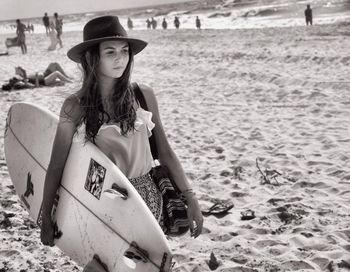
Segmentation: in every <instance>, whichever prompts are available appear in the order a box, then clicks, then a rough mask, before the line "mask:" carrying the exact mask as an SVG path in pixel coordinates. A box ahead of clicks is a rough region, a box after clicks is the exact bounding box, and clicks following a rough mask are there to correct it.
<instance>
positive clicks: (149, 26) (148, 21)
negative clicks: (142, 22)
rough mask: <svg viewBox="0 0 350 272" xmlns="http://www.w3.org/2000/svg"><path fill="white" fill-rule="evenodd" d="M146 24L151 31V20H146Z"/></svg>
mask: <svg viewBox="0 0 350 272" xmlns="http://www.w3.org/2000/svg"><path fill="white" fill-rule="evenodd" d="M146 24H147V29H150V28H151V21H150V19H147V20H146Z"/></svg>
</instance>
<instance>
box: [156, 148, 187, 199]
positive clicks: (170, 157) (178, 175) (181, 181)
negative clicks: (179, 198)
mask: <svg viewBox="0 0 350 272" xmlns="http://www.w3.org/2000/svg"><path fill="white" fill-rule="evenodd" d="M159 161H160V163H161V164H162V165H165V166H167V167H168V169H169V172H170V175H171V177H172V178H173V180H174V182H175V183H176V185H177V187H178V188H179V190H180V191H181V192H186V191H188V190H191V185H190V183H189V181H188V180H187V177H186V175H185V172H184V170H183V168H182V166H181V163H180V161H179V159H178V158H177V156H176V154H175V152H174V151H172V150H169V151H167V152H163V153H160V154H159Z"/></svg>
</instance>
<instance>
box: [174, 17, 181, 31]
mask: <svg viewBox="0 0 350 272" xmlns="http://www.w3.org/2000/svg"><path fill="white" fill-rule="evenodd" d="M174 25H175V27H176V29H179V27H180V20H179V17H177V16H175V19H174Z"/></svg>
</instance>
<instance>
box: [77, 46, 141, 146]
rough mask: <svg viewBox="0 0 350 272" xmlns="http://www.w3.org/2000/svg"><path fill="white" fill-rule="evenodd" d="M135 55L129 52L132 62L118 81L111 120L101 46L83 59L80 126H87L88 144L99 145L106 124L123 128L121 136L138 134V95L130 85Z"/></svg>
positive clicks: (89, 51) (113, 95)
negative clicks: (102, 77) (104, 97)
mask: <svg viewBox="0 0 350 272" xmlns="http://www.w3.org/2000/svg"><path fill="white" fill-rule="evenodd" d="M133 60H134V54H133V52H132V50H129V62H128V64H127V66H126V68H125V71H124V73H123V75H122V76H121V77H120V78H119V79H118V80H116V83H115V85H114V92H113V94H112V99H111V100H112V101H111V102H112V106H113V116H110V115H109V114H108V113H107V112H106V111H105V110H104V109H103V104H102V96H101V92H100V90H99V86H98V73H97V71H98V66H99V61H100V54H99V46H98V45H97V46H93V47H91V48H90V49H88V50H87V51H86V52H85V54H84V55H83V56H82V57H81V59H80V63H81V66H82V69H83V73H84V74H83V86H82V88H81V90H80V91H79V93H80V107H81V109H82V116H81V118H80V120H79V122H78V125H81V124H82V123H85V126H86V133H85V138H86V140H89V141H92V142H93V143H95V138H96V135H97V133H98V130H99V129H100V127H101V126H102V124H103V122H104V120H105V119H106V118H107V122H109V121H113V122H116V123H118V124H119V126H120V129H121V133H122V135H123V136H125V135H126V134H127V133H128V132H129V131H134V130H135V120H136V111H135V109H134V99H135V97H134V92H133V91H132V89H131V85H130V74H131V69H132V65H133Z"/></svg>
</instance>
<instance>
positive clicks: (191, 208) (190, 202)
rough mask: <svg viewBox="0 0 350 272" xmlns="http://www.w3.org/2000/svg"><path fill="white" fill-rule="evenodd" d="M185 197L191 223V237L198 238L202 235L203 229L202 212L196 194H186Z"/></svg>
mask: <svg viewBox="0 0 350 272" xmlns="http://www.w3.org/2000/svg"><path fill="white" fill-rule="evenodd" d="M185 197H186V200H187V216H188V220H189V222H190V231H191V236H193V237H194V238H197V237H198V236H199V235H200V234H201V233H202V228H203V216H202V212H201V210H200V208H199V204H198V200H197V198H196V197H195V195H194V193H192V192H191V193H190V194H186V195H185Z"/></svg>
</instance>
